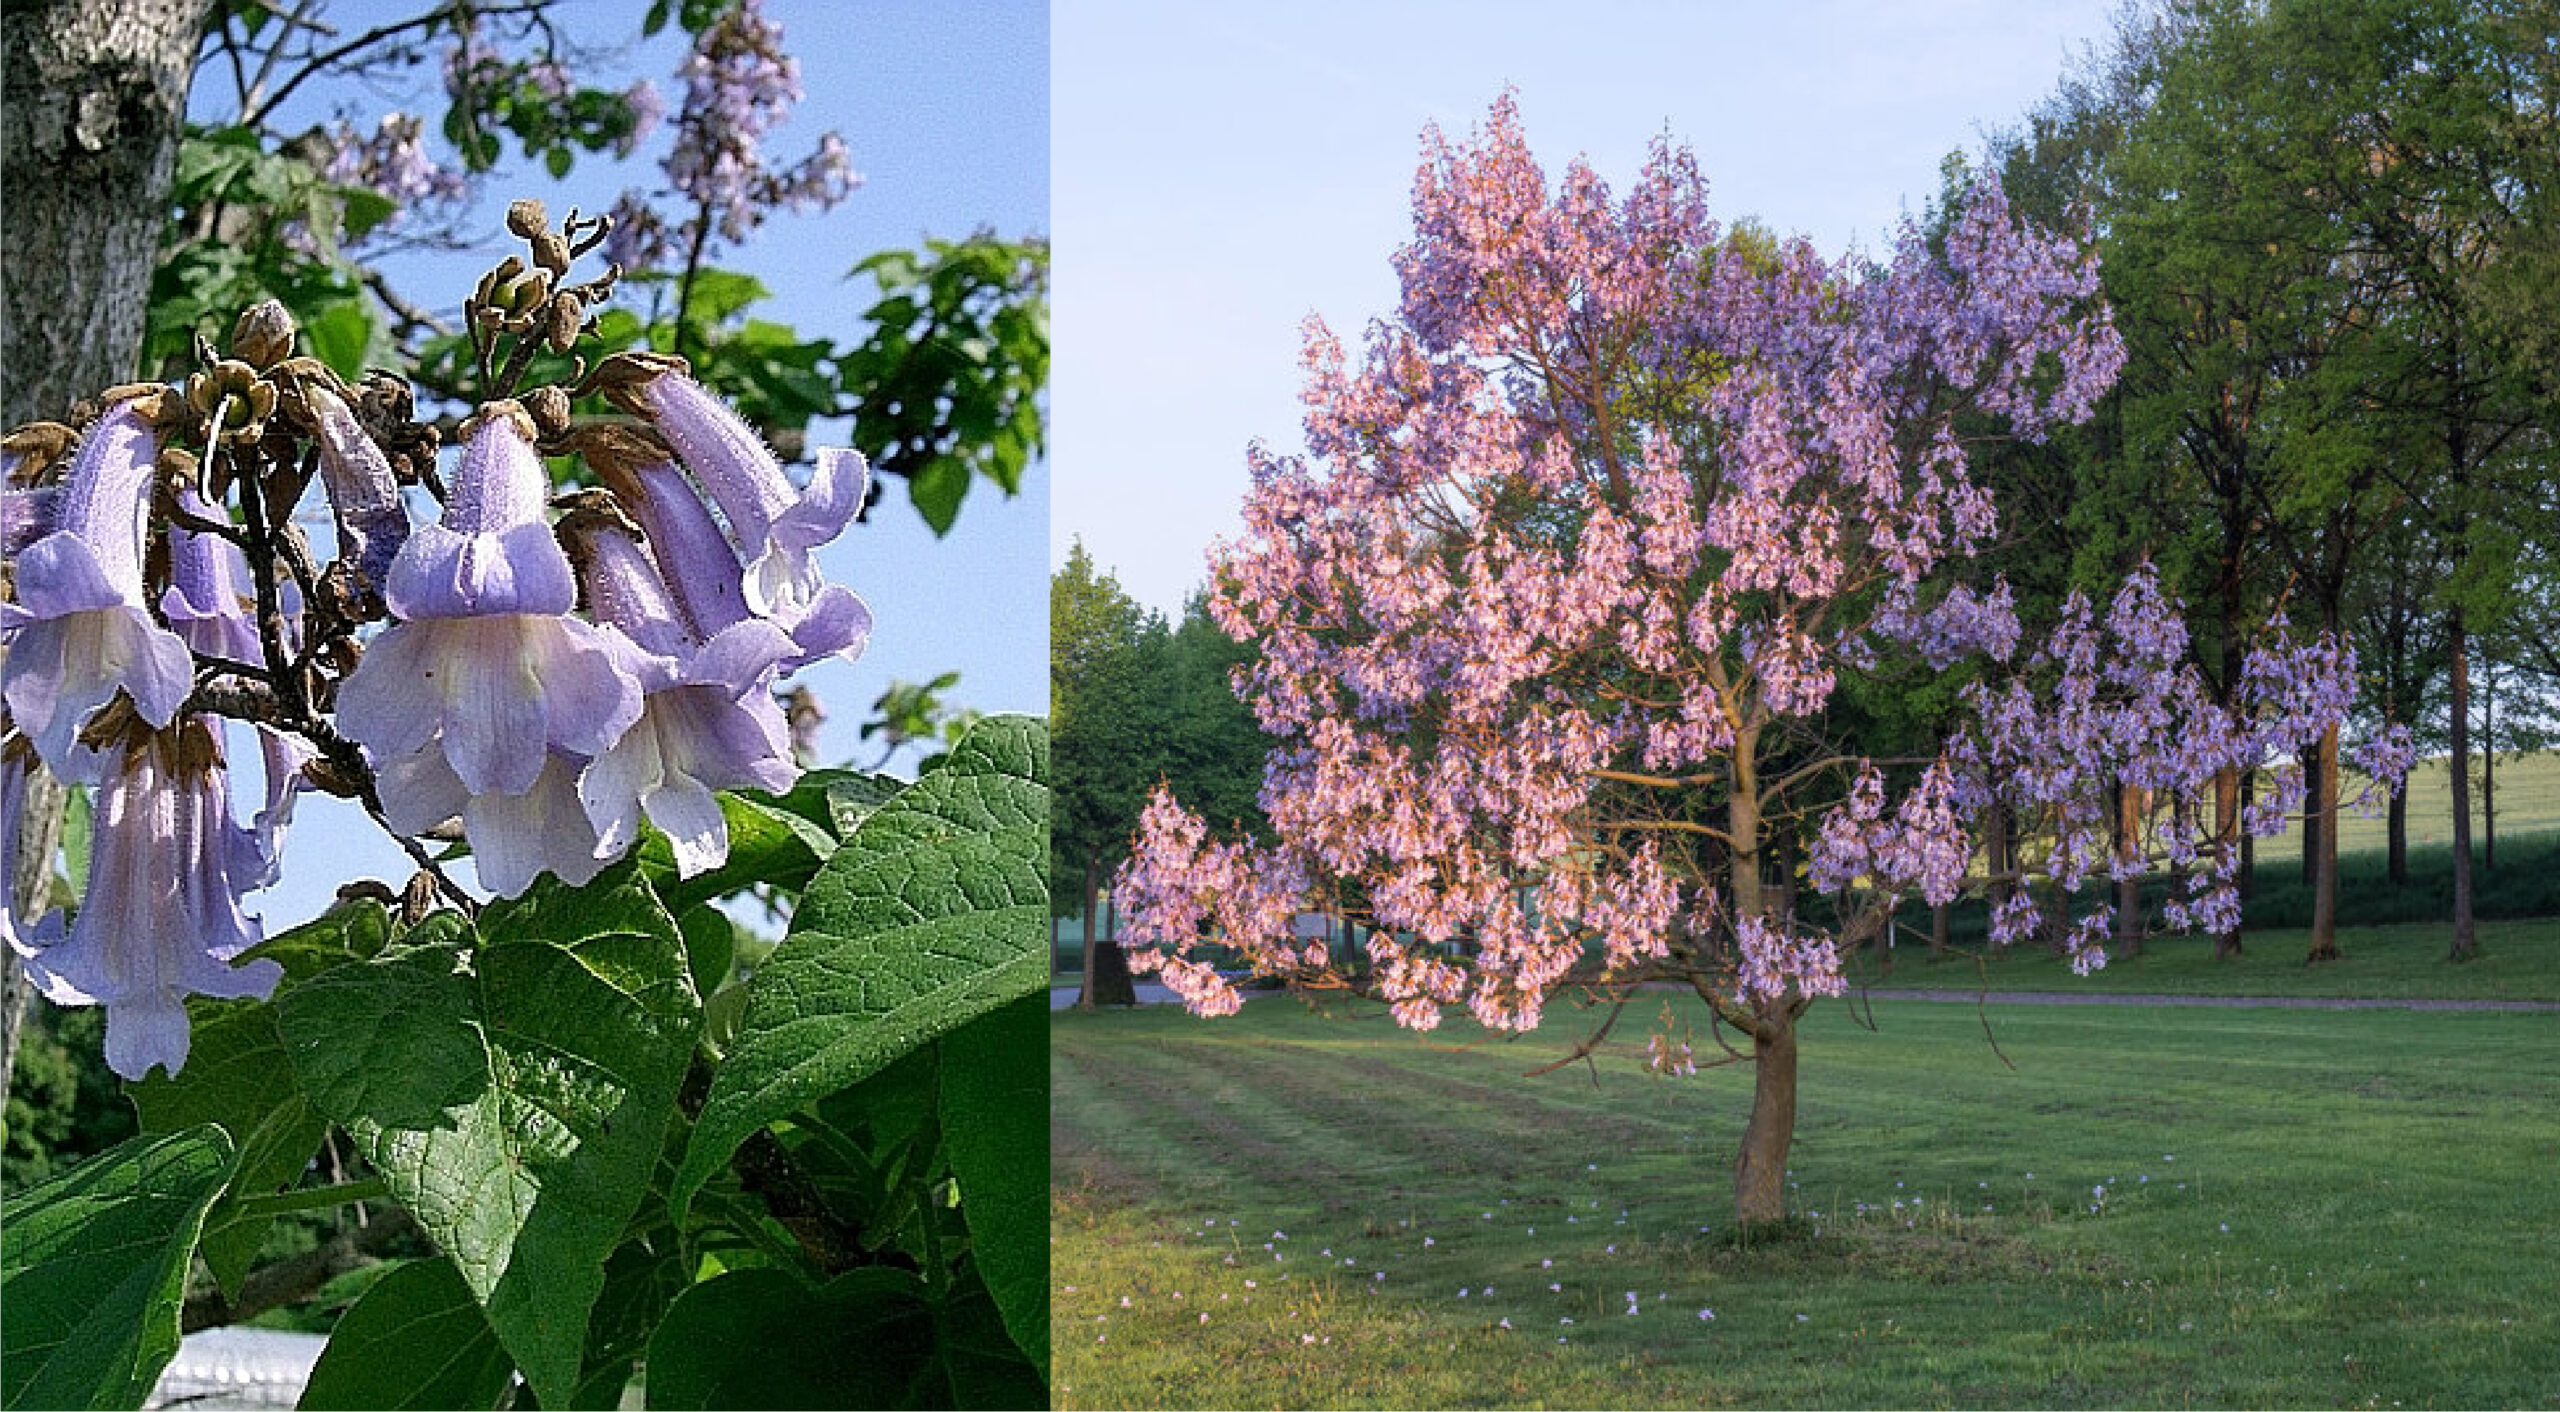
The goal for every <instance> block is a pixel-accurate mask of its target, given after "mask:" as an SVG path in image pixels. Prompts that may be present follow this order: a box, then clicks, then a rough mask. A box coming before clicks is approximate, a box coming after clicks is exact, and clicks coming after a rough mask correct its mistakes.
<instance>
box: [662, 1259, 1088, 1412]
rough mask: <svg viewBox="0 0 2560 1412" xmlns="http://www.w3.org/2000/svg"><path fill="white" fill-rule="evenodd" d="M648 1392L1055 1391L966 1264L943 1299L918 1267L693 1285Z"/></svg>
mask: <svg viewBox="0 0 2560 1412" xmlns="http://www.w3.org/2000/svg"><path fill="white" fill-rule="evenodd" d="M776 1329H789V1330H791V1331H792V1337H790V1338H787V1339H778V1338H775V1337H773V1331H774V1330H776ZM648 1398H649V1406H651V1407H663V1408H714V1407H774V1408H783V1407H897V1408H906V1407H1005V1408H1015V1407H1046V1406H1048V1405H1049V1389H1048V1385H1047V1382H1046V1380H1045V1379H1043V1378H1042V1377H1041V1375H1040V1374H1039V1373H1038V1372H1037V1371H1036V1370H1035V1369H1033V1368H1032V1366H1031V1364H1030V1363H1029V1362H1028V1361H1026V1360H1025V1359H1024V1358H1023V1356H1022V1351H1021V1350H1020V1349H1018V1348H1016V1347H1015V1346H1014V1343H1013V1340H1012V1339H1011V1338H1010V1337H1009V1336H1007V1334H1006V1332H1005V1328H1004V1323H1003V1321H1002V1320H1001V1319H999V1318H998V1317H997V1315H996V1310H995V1306H994V1304H993V1303H992V1302H991V1301H990V1300H989V1299H988V1297H987V1292H986V1287H985V1286H984V1285H982V1284H980V1283H979V1282H978V1279H977V1276H976V1274H975V1272H974V1270H973V1269H972V1267H971V1266H970V1265H969V1264H968V1263H967V1262H966V1261H963V1262H962V1264H961V1267H960V1269H959V1271H958V1275H957V1278H955V1279H954V1280H953V1281H952V1282H951V1284H950V1286H949V1288H948V1289H946V1290H945V1291H944V1292H943V1295H942V1298H941V1300H940V1301H939V1302H938V1303H937V1302H936V1301H935V1299H934V1297H933V1295H932V1294H931V1292H930V1291H928V1290H927V1289H926V1287H925V1285H924V1283H923V1281H921V1280H919V1279H917V1278H916V1277H915V1276H914V1275H913V1274H910V1273H908V1272H907V1271H904V1270H892V1269H885V1268H878V1267H874V1268H871V1269H863V1270H855V1271H852V1272H851V1273H848V1274H845V1275H841V1276H839V1277H837V1278H836V1279H835V1280H834V1281H832V1282H831V1283H829V1284H827V1285H825V1286H823V1287H821V1288H818V1289H814V1290H813V1289H811V1288H810V1287H808V1286H807V1285H804V1284H802V1283H801V1282H800V1281H799V1280H798V1279H797V1278H795V1277H794V1276H792V1275H790V1274H787V1273H785V1272H783V1271H780V1270H735V1271H731V1272H730V1273H728V1274H724V1275H720V1276H718V1277H716V1278H714V1279H711V1280H707V1281H705V1282H703V1283H701V1284H698V1285H695V1286H694V1287H692V1288H691V1289H689V1290H686V1291H685V1292H684V1294H683V1295H682V1296H681V1297H680V1298H678V1299H677V1300H676V1302H675V1305H674V1307H672V1308H670V1309H669V1310H668V1311H667V1317H666V1319H665V1321H664V1322H662V1323H660V1324H659V1325H658V1331H657V1333H656V1335H655V1336H654V1337H652V1338H651V1339H650V1341H649V1385H648Z"/></svg>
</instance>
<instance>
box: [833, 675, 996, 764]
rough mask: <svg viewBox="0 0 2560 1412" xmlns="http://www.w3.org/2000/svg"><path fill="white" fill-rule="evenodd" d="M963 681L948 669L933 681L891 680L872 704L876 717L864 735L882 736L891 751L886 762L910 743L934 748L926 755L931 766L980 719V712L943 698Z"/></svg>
mask: <svg viewBox="0 0 2560 1412" xmlns="http://www.w3.org/2000/svg"><path fill="white" fill-rule="evenodd" d="M959 684H960V674H959V673H958V672H944V673H943V674H942V675H940V676H938V677H935V678H934V679H933V680H931V681H929V682H921V683H919V682H909V681H893V682H891V683H889V689H888V690H886V691H883V692H881V693H880V699H879V700H877V701H874V702H872V703H871V712H872V717H871V719H870V720H868V721H865V722H863V723H862V738H863V739H864V740H869V739H871V738H872V737H873V736H875V735H876V736H878V737H880V743H881V744H882V745H883V746H885V747H887V750H888V754H884V755H883V756H881V760H882V762H883V763H885V762H886V761H887V760H888V759H889V758H890V756H892V755H895V754H896V753H897V751H898V750H899V748H900V747H902V746H906V745H922V746H927V747H931V748H929V749H928V750H927V751H926V753H925V755H924V762H925V763H927V764H928V765H929V764H930V763H931V762H932V761H935V760H938V759H940V758H942V756H943V754H944V753H945V752H946V751H948V750H949V749H950V748H951V746H952V745H954V744H956V743H957V742H958V741H959V739H960V737H962V736H964V735H966V734H968V733H969V728H970V727H971V726H974V725H976V724H977V723H978V721H979V720H980V715H979V713H978V712H976V711H972V710H970V709H969V708H967V707H965V706H962V707H954V706H952V705H949V704H948V703H946V702H945V701H944V700H943V699H942V693H944V692H946V691H949V690H950V689H951V688H953V687H955V686H958V685H959Z"/></svg>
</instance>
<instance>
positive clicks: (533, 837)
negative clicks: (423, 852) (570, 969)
mask: <svg viewBox="0 0 2560 1412" xmlns="http://www.w3.org/2000/svg"><path fill="white" fill-rule="evenodd" d="M586 766H587V760H586V757H585V756H582V755H572V754H568V753H566V752H563V751H558V750H554V751H551V752H549V753H548V754H547V755H545V756H544V758H543V761H542V768H541V771H540V773H538V774H536V775H535V776H534V780H533V785H532V787H531V788H529V789H526V790H523V791H521V792H519V793H515V794H473V793H472V792H471V791H470V790H468V789H466V788H464V787H463V784H462V780H461V778H460V777H459V776H457V775H456V774H455V773H454V771H453V766H452V764H451V763H449V762H448V761H447V760H446V759H445V754H444V752H443V751H442V750H440V749H438V748H437V746H436V745H435V744H434V743H433V742H430V743H429V744H428V745H426V746H425V747H424V748H423V749H420V750H418V751H417V752H415V753H413V754H410V755H406V756H403V757H401V758H399V759H396V760H393V761H390V762H389V763H387V764H385V765H384V766H383V767H382V803H383V817H385V818H386V819H388V820H389V821H390V823H391V827H393V828H395V829H398V830H399V831H401V832H402V833H411V834H415V833H424V832H426V831H427V830H428V829H431V828H434V827H435V826H436V825H437V824H440V823H442V822H444V821H445V820H447V819H450V818H452V817H454V816H455V815H457V814H459V815H461V816H462V831H463V834H464V835H465V836H466V837H468V838H469V839H470V840H471V863H472V867H473V868H474V869H476V870H477V871H478V873H479V876H480V882H481V885H482V886H484V887H486V888H488V889H489V890H490V891H491V892H494V893H497V894H498V895H499V896H501V897H516V896H520V895H522V893H523V892H524V890H525V889H526V888H528V887H531V886H532V885H533V880H534V878H535V877H537V876H538V875H540V874H542V873H545V872H549V873H553V874H556V875H557V876H558V877H559V879H560V881H562V882H564V883H567V884H569V885H570V886H571V887H577V886H579V885H581V884H584V883H586V882H588V881H591V880H592V879H593V878H594V877H595V875H596V874H597V873H600V872H602V871H604V865H605V863H606V862H607V861H609V860H610V859H612V858H615V857H618V856H620V850H618V849H617V850H613V851H610V852H609V851H607V850H606V849H605V848H603V847H602V845H601V844H600V843H599V841H598V839H597V838H596V829H595V825H594V824H592V823H590V822H588V819H587V814H586V809H585V807H584V805H583V804H582V803H581V802H580V800H579V798H578V776H579V774H580V772H582V771H583V770H585V769H586Z"/></svg>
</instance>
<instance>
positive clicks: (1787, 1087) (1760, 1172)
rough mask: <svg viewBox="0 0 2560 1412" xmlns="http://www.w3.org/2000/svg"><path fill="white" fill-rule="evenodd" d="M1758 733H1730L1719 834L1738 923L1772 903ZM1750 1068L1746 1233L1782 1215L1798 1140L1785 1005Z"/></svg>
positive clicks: (1736, 1193) (1740, 1161)
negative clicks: (1727, 847)
mask: <svg viewBox="0 0 2560 1412" xmlns="http://www.w3.org/2000/svg"><path fill="white" fill-rule="evenodd" d="M1758 746H1759V732H1758V731H1756V730H1749V729H1746V730H1742V731H1738V732H1736V739H1735V741H1734V748H1733V757H1732V759H1733V779H1732V797H1731V798H1730V799H1729V800H1728V801H1727V802H1726V805H1725V832H1726V833H1728V834H1731V835H1732V836H1733V871H1732V879H1733V915H1734V918H1735V920H1736V921H1740V920H1742V919H1744V918H1749V917H1760V916H1765V915H1766V914H1767V908H1768V906H1769V904H1770V902H1771V901H1772V900H1773V898H1772V897H1771V895H1770V893H1769V892H1768V891H1767V890H1766V889H1764V888H1763V887H1762V886H1761V880H1760V844H1761V837H1762V835H1761V822H1760V776H1759V769H1758V764H1759V760H1758V755H1757V754H1756V751H1757V749H1758ZM1751 1057H1752V1059H1753V1061H1754V1065H1753V1070H1754V1072H1753V1075H1752V1084H1751V1121H1750V1124H1749V1125H1748V1126H1747V1127H1745V1128H1744V1129H1743V1133H1742V1153H1741V1156H1740V1157H1738V1158H1737V1159H1736V1160H1735V1162H1734V1168H1733V1214H1734V1218H1735V1219H1736V1220H1737V1221H1739V1222H1740V1223H1741V1224H1742V1225H1743V1226H1744V1227H1745V1228H1748V1227H1751V1226H1755V1225H1765V1224H1768V1223H1770V1222H1773V1221H1782V1220H1785V1219H1786V1215H1787V1150H1788V1148H1789V1147H1791V1146H1792V1145H1793V1144H1794V1142H1795V1135H1796V1031H1795V1017H1794V1016H1793V1015H1792V1014H1790V1013H1788V1011H1787V1009H1786V1008H1785V1007H1784V1006H1783V1005H1772V1006H1769V1007H1767V1013H1765V1014H1763V1015H1761V1016H1760V1017H1759V1019H1758V1022H1757V1023H1756V1024H1755V1025H1754V1027H1753V1031H1752V1036H1751Z"/></svg>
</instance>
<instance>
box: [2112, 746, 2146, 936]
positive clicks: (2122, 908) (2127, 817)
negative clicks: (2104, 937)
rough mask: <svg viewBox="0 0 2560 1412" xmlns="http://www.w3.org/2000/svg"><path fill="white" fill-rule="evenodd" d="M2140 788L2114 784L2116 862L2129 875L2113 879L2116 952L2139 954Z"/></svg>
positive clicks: (2140, 918)
mask: <svg viewBox="0 0 2560 1412" xmlns="http://www.w3.org/2000/svg"><path fill="white" fill-rule="evenodd" d="M2141 858H2142V791H2141V790H2139V789H2136V788H2134V787H2133V786H2132V785H2129V784H2122V783H2119V784H2118V785H2117V786H2116V861H2117V862H2118V863H2120V864H2122V865H2124V870H2125V871H2126V872H2127V873H2128V876H2125V877H2121V878H2118V879H2116V935H2115V940H2116V945H2117V948H2118V954H2119V955H2123V956H2139V955H2141V954H2142V874H2141V871H2140V863H2141Z"/></svg>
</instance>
